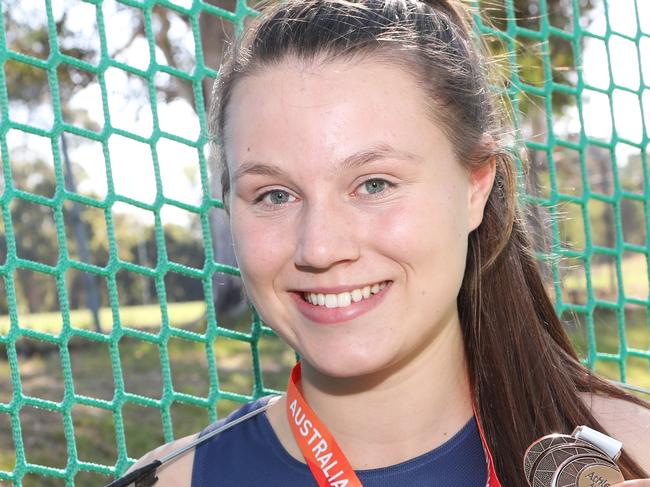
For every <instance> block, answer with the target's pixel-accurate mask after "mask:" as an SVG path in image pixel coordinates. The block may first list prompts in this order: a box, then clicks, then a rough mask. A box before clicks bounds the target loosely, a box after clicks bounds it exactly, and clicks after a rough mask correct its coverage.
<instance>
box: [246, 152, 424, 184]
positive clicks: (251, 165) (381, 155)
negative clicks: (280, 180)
mask: <svg viewBox="0 0 650 487" xmlns="http://www.w3.org/2000/svg"><path fill="white" fill-rule="evenodd" d="M388 158H393V159H402V160H410V161H414V162H418V161H420V158H418V157H416V156H415V155H414V154H411V153H410V152H405V151H400V150H397V149H395V148H394V147H392V146H390V145H389V144H378V145H375V146H372V147H370V148H368V149H363V150H360V151H358V152H355V153H354V154H351V155H349V156H348V157H346V158H345V159H343V161H341V162H340V163H339V164H337V165H336V169H338V170H341V169H343V170H345V169H353V168H358V167H361V166H364V165H366V164H369V163H371V162H374V161H377V160H380V159H388ZM246 174H256V175H260V176H276V177H279V176H283V175H285V172H284V170H283V169H282V168H280V167H279V166H276V165H274V164H266V163H262V162H257V161H250V162H245V163H243V164H242V165H241V166H240V167H239V168H237V170H236V171H235V172H234V174H233V181H237V180H238V179H240V178H241V177H242V176H244V175H246Z"/></svg>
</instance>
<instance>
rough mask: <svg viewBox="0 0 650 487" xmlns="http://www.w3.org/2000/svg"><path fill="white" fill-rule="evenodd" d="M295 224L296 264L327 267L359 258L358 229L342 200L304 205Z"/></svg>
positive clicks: (297, 265) (312, 267)
mask: <svg viewBox="0 0 650 487" xmlns="http://www.w3.org/2000/svg"><path fill="white" fill-rule="evenodd" d="M297 225H298V226H299V228H298V229H297V230H298V241H297V246H296V252H295V258H294V260H295V265H296V267H298V268H309V269H310V270H312V271H313V270H315V269H318V270H326V269H329V268H331V267H332V266H334V265H336V264H338V263H342V262H354V261H355V260H357V259H358V258H359V255H360V247H359V238H358V237H359V232H358V230H359V229H356V231H355V224H354V223H353V219H352V216H351V214H350V209H349V208H348V209H347V211H346V208H345V207H344V204H343V203H342V202H336V201H328V202H320V203H314V202H312V203H311V204H308V205H305V206H304V207H303V210H302V215H301V218H300V219H299V221H298V222H297Z"/></svg>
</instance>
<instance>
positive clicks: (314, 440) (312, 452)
mask: <svg viewBox="0 0 650 487" xmlns="http://www.w3.org/2000/svg"><path fill="white" fill-rule="evenodd" d="M301 375H302V370H301V367H300V362H298V363H297V364H296V365H295V366H294V367H293V370H292V371H291V375H290V376H289V383H288V385H287V419H288V420H289V425H290V426H291V431H292V432H293V436H294V438H295V439H296V443H298V446H299V447H300V451H302V454H303V456H304V457H305V460H306V461H307V465H308V466H309V469H310V470H311V473H312V474H313V475H314V478H315V479H316V482H317V483H318V486H319V487H363V485H362V484H361V481H360V480H359V478H358V477H357V474H356V473H355V472H354V469H353V468H352V466H351V465H350V462H349V461H348V459H347V457H346V456H345V454H344V453H343V451H342V450H341V448H340V447H339V445H338V443H337V442H336V440H335V439H334V437H333V436H332V434H331V433H330V431H329V429H327V426H325V425H324V424H323V423H322V422H321V421H320V419H318V416H317V415H316V413H314V411H313V410H312V409H311V408H310V407H309V405H308V404H307V401H305V399H304V397H303V396H302V393H301V392H300V389H299V386H298V384H299V383H300V378H301ZM474 415H475V416H476V411H474ZM476 424H477V425H478V431H479V434H480V435H481V442H482V444H483V449H484V450H485V460H486V463H487V469H488V480H487V485H486V487H501V482H499V479H498V477H497V473H496V470H495V469H494V461H493V460H492V454H491V453H490V449H489V448H488V445H487V442H486V441H485V436H483V429H482V428H481V425H480V424H479V422H478V417H477V420H476Z"/></svg>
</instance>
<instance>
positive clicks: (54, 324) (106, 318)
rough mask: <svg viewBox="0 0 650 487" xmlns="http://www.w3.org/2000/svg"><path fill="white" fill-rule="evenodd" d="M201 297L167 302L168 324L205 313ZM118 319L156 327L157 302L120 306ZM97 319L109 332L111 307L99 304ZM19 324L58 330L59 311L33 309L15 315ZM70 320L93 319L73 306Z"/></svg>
mask: <svg viewBox="0 0 650 487" xmlns="http://www.w3.org/2000/svg"><path fill="white" fill-rule="evenodd" d="M205 312H206V304H205V301H188V302H184V303H168V304H167V314H168V317H169V322H170V324H172V326H178V325H179V324H188V323H192V322H195V321H197V320H199V319H201V317H202V316H203V315H204V314H205ZM119 315H120V321H121V324H122V326H129V327H133V328H146V327H151V328H157V327H160V322H161V313H160V306H159V305H158V304H150V305H141V306H123V307H122V306H120V309H119ZM99 319H100V323H101V326H102V331H103V332H104V333H110V331H111V330H112V329H113V314H112V310H111V308H101V309H100V311H99ZM19 323H20V326H21V328H30V329H33V330H39V331H43V332H45V333H51V334H58V333H59V332H60V331H61V323H62V319H61V313H59V312H52V313H33V314H28V315H22V314H20V315H19ZM70 324H71V325H72V326H73V327H75V328H81V329H87V330H91V329H94V327H93V319H92V315H91V313H90V311H89V310H87V309H77V310H72V311H71V312H70ZM9 326H10V320H9V316H7V315H2V316H0V334H6V333H7V332H8V330H9Z"/></svg>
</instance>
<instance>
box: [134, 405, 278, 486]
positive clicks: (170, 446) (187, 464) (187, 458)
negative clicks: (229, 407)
mask: <svg viewBox="0 0 650 487" xmlns="http://www.w3.org/2000/svg"><path fill="white" fill-rule="evenodd" d="M273 397H274V396H265V397H263V398H260V399H258V400H256V401H252V402H250V403H247V404H245V405H243V406H242V407H240V408H239V409H237V410H236V411H234V412H233V413H231V414H230V415H229V416H228V417H227V418H225V419H221V420H219V421H216V422H215V423H212V424H211V425H209V426H208V427H207V428H205V429H204V430H203V431H202V433H195V434H192V435H189V436H185V437H184V438H180V439H178V440H174V441H171V442H169V443H166V444H164V445H162V446H159V447H158V448H156V449H155V450H151V451H150V452H149V453H147V454H145V455H144V456H143V457H142V458H140V459H139V460H138V461H137V462H136V463H135V464H134V465H133V466H132V467H131V468H130V469H129V470H128V471H127V472H126V473H130V472H132V471H134V470H135V469H137V468H140V467H144V466H145V465H147V464H148V463H151V462H153V461H154V460H160V459H161V458H163V457H165V456H166V455H169V454H170V453H172V452H173V451H176V450H178V449H180V448H183V447H185V446H187V445H188V444H190V443H191V442H192V441H194V440H196V439H197V438H198V437H199V435H201V434H203V435H206V434H208V433H210V432H212V431H214V430H215V429H216V428H219V427H221V426H224V425H229V426H230V424H232V425H235V423H237V422H238V420H240V421H241V420H245V419H246V418H247V417H249V416H250V417H252V415H256V414H257V413H258V412H261V411H262V410H265V409H266V408H265V407H264V406H266V405H267V404H271V403H272V402H273V401H274V400H273ZM236 429H237V428H233V429H232V430H233V431H234V430H236ZM221 436H222V434H221V433H218V434H217V435H216V436H215V437H214V438H215V439H216V438H218V437H221ZM236 436H237V434H236V435H235V437H236ZM231 438H232V436H231ZM206 441H207V442H210V441H212V440H206ZM231 443H232V442H231ZM195 452H196V448H192V449H190V450H188V451H187V452H184V453H183V454H182V455H179V456H178V457H176V458H174V459H172V460H170V461H169V462H166V463H165V464H164V465H161V466H160V467H158V469H157V471H156V475H157V476H158V482H157V483H156V487H190V486H191V484H192V470H193V468H194V459H195V456H196V455H195ZM126 473H125V475H126Z"/></svg>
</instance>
